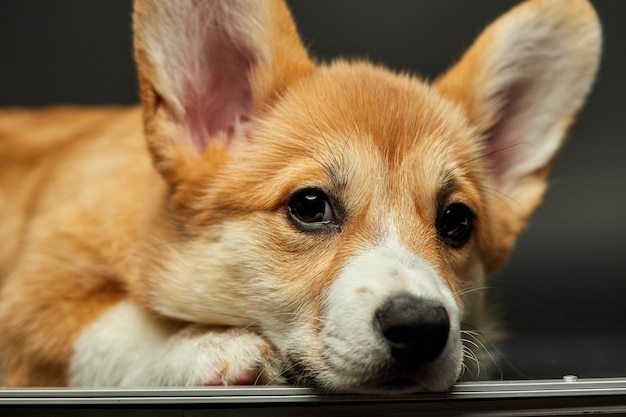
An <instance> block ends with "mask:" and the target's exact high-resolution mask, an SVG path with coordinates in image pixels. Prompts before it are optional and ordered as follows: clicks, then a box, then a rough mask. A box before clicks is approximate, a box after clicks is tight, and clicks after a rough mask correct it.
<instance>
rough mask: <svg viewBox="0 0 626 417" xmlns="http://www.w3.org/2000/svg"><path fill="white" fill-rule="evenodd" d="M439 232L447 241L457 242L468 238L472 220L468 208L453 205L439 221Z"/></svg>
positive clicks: (462, 205)
mask: <svg viewBox="0 0 626 417" xmlns="http://www.w3.org/2000/svg"><path fill="white" fill-rule="evenodd" d="M440 227H441V232H442V233H443V234H444V235H445V236H446V237H447V238H449V239H453V240H455V241H458V242H462V241H465V240H466V239H467V238H469V234H470V231H471V228H472V219H471V213H470V211H469V208H467V206H465V205H464V204H453V205H451V206H450V207H448V208H447V209H446V211H445V212H444V214H443V218H442V221H441V225H440Z"/></svg>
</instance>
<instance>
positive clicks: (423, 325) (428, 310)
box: [375, 294, 450, 364]
mask: <svg viewBox="0 0 626 417" xmlns="http://www.w3.org/2000/svg"><path fill="white" fill-rule="evenodd" d="M375 323H376V325H377V327H378V329H379V331H380V333H381V334H382V336H383V337H384V339H385V341H386V343H387V345H388V346H389V348H390V351H391V356H392V357H393V358H395V359H397V360H399V361H402V362H406V363H410V364H420V363H428V362H432V361H434V360H435V359H437V357H439V355H440V354H441V352H442V351H443V349H444V347H445V346H446V343H447V341H448V334H449V332H450V318H449V316H448V312H447V311H446V309H445V307H444V306H443V305H442V304H441V303H440V302H438V301H434V300H429V299H423V298H417V297H414V296H412V295H408V294H402V295H397V296H395V297H393V298H390V299H389V300H388V301H387V302H385V304H383V305H382V307H380V308H379V309H378V311H376V316H375Z"/></svg>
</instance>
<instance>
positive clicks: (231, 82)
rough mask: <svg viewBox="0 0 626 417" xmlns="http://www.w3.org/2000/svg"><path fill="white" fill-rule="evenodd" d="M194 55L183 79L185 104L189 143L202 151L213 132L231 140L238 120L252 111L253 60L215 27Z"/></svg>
mask: <svg viewBox="0 0 626 417" xmlns="http://www.w3.org/2000/svg"><path fill="white" fill-rule="evenodd" d="M211 32H213V33H212V36H210V37H208V39H207V41H206V43H205V45H204V48H203V52H204V56H201V57H197V58H196V59H197V60H198V63H197V66H195V68H194V69H195V71H192V73H191V74H189V75H190V76H189V77H187V78H186V88H185V89H184V103H185V112H186V117H187V122H188V124H189V129H190V133H191V138H192V143H193V146H194V148H195V150H196V151H197V152H198V153H201V152H202V151H204V150H205V149H206V148H207V146H208V144H209V141H210V140H211V138H212V137H214V136H215V135H218V136H220V137H222V138H223V139H226V140H227V141H230V140H231V139H232V137H233V135H234V133H235V131H236V130H237V128H238V126H240V124H241V123H245V122H247V121H249V120H250V116H251V114H252V86H251V84H250V79H249V72H250V68H251V67H252V65H253V63H254V61H255V59H254V56H253V54H252V52H251V51H246V50H245V49H244V48H240V47H238V45H236V44H235V43H234V42H233V41H232V40H231V39H229V38H227V37H226V36H224V35H222V33H220V32H221V31H219V30H218V29H216V30H212V31H211Z"/></svg>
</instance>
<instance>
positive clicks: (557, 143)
mask: <svg viewBox="0 0 626 417" xmlns="http://www.w3.org/2000/svg"><path fill="white" fill-rule="evenodd" d="M600 48H601V29H600V25H599V22H598V19H597V16H596V14H595V11H594V10H593V8H592V7H591V5H590V4H589V3H588V2H587V1H586V0H531V1H526V2H524V3H522V4H520V5H518V6H517V7H515V8H514V9H512V10H511V11H510V12H508V13H507V14H505V15H504V16H502V17H501V18H500V19H498V20H497V21H496V22H495V23H493V24H492V25H491V26H489V27H488V28H487V29H486V30H485V31H484V32H483V33H482V35H481V36H480V37H479V38H478V39H477V41H476V42H475V43H474V45H473V46H472V47H471V48H470V49H469V51H468V52H467V53H466V54H465V55H464V56H463V57H462V58H461V60H460V61H459V63H458V64H456V65H455V66H454V67H452V68H451V69H450V70H449V71H448V72H447V73H446V74H444V75H443V76H442V77H440V78H439V79H438V80H437V81H436V82H435V86H436V88H438V90H439V91H440V92H441V93H442V94H443V95H445V96H447V97H448V98H450V99H452V100H453V101H455V102H457V103H459V104H460V105H462V106H463V107H464V108H465V109H466V110H467V114H468V116H469V118H470V120H471V122H472V123H473V124H474V125H475V126H477V128H478V129H479V131H480V133H481V134H482V135H484V145H485V154H486V157H487V158H488V163H489V165H490V168H491V169H492V173H493V176H494V180H495V184H496V187H497V188H498V190H499V191H500V192H502V193H504V194H506V195H507V196H509V197H511V198H512V199H514V200H515V201H516V202H517V204H516V205H515V206H516V207H512V209H513V210H514V211H516V210H519V212H518V213H515V214H516V216H517V217H518V220H521V221H520V227H521V226H522V225H523V223H525V220H526V219H527V217H528V215H529V214H530V213H532V211H534V209H535V208H536V207H537V206H538V204H539V203H540V201H541V198H542V195H543V192H544V190H545V186H546V179H547V174H548V171H549V169H550V167H551V165H552V162H553V160H554V158H555V156H556V154H557V152H558V150H559V149H560V147H561V145H562V142H563V140H564V137H565V135H566V133H567V130H568V128H569V126H570V125H571V124H572V122H573V120H574V118H575V116H576V114H577V112H578V111H579V110H580V108H581V106H582V104H583V101H584V99H585V97H586V96H587V94H588V92H589V90H590V88H591V85H592V83H593V80H594V78H595V74H596V70H597V67H598V61H599V55H600Z"/></svg>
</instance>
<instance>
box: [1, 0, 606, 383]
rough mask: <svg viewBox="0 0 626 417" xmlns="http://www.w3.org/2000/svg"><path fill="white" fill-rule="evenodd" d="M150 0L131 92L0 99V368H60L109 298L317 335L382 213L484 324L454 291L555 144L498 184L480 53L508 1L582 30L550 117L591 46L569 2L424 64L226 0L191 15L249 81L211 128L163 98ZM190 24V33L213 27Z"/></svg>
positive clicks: (562, 118) (183, 316)
mask: <svg viewBox="0 0 626 417" xmlns="http://www.w3.org/2000/svg"><path fill="white" fill-rule="evenodd" d="M159 1H160V0H159ZM159 1H156V0H154V1H148V0H138V1H137V2H136V5H135V16H134V17H135V26H134V28H135V51H136V59H137V64H138V71H139V80H140V91H141V98H142V110H140V109H137V108H131V109H121V108H115V109H114V108H106V109H92V110H84V109H77V108H59V109H46V110H35V111H24V110H5V111H3V112H2V113H0V219H1V221H0V235H1V236H2V239H3V241H4V242H8V243H5V244H3V245H2V247H0V279H1V283H2V288H1V292H0V334H2V338H1V339H0V361H1V362H0V363H1V372H2V384H3V385H9V386H20V385H22V386H33V385H65V384H67V383H69V379H68V378H69V376H68V372H69V368H68V367H69V363H70V361H71V358H72V355H73V352H72V346H73V343H74V341H75V340H76V339H77V338H78V337H79V335H80V333H81V331H82V329H84V328H86V327H87V326H88V325H89V324H90V323H92V322H94V320H96V319H97V318H98V317H100V316H101V315H102V314H103V313H104V312H105V311H107V310H108V309H109V308H111V307H112V306H113V305H115V304H116V303H117V302H119V301H120V300H122V299H126V298H128V297H131V298H132V299H134V300H135V301H136V302H137V303H139V304H140V305H141V306H142V307H144V308H145V309H146V310H148V311H150V312H151V314H154V315H155V317H159V316H162V317H167V318H168V319H171V320H174V321H177V322H180V323H200V324H202V325H206V326H251V328H253V329H256V331H258V332H259V333H260V334H261V335H267V336H268V338H269V339H270V344H271V345H272V348H273V349H274V350H275V351H276V354H278V355H283V354H285V352H284V351H283V350H282V348H281V346H277V344H278V342H276V340H272V339H271V336H270V334H273V333H272V332H274V331H275V329H274V328H272V326H273V325H277V324H275V321H276V320H274V321H270V320H269V319H268V323H265V324H264V323H262V320H260V319H259V317H264V315H267V314H269V313H268V311H267V309H275V310H280V315H278V316H276V317H281V318H282V319H283V320H284V321H285V323H281V325H284V326H285V327H286V328H290V326H295V324H294V322H296V321H300V322H301V323H300V324H298V325H299V326H301V327H302V326H305V325H306V326H308V327H307V329H308V330H307V333H306V337H310V338H311V340H314V339H315V338H317V337H319V332H320V328H321V327H322V325H323V321H324V319H323V317H322V310H323V309H324V303H325V301H324V300H325V298H324V297H325V294H326V293H327V292H328V291H329V288H330V287H331V286H332V285H333V283H334V282H335V281H336V280H337V277H338V276H339V275H340V273H341V271H342V270H343V269H344V268H345V267H346V265H347V264H348V263H349V262H350V261H351V259H353V257H354V256H355V254H358V253H359V251H361V250H363V248H367V247H369V246H371V245H373V244H375V243H377V242H381V241H383V240H384V239H385V238H386V236H387V235H388V234H389V233H390V230H395V232H397V234H398V236H399V240H400V242H399V243H400V244H402V246H403V247H405V248H407V249H408V250H409V251H410V252H412V253H415V254H419V256H420V257H421V258H423V259H425V260H426V261H427V262H428V263H429V265H431V266H432V267H433V268H434V269H435V270H436V272H437V273H438V274H439V275H440V276H441V277H442V279H443V281H444V284H445V285H446V286H447V287H448V288H449V289H450V290H451V291H452V293H453V294H454V295H455V299H456V302H457V304H458V306H459V308H460V311H461V313H462V315H463V317H464V318H466V319H467V320H468V321H469V320H470V319H472V320H473V321H474V323H477V324H476V325H477V326H487V325H488V324H486V321H487V320H488V317H483V309H484V308H486V307H484V306H483V305H482V304H481V303H482V300H481V297H480V295H477V294H465V293H464V291H465V290H468V289H472V288H475V287H480V286H481V285H482V284H483V282H484V280H485V279H486V275H487V274H489V273H491V272H493V271H494V270H495V269H497V268H498V267H499V266H500V265H501V264H502V262H503V261H504V260H505V258H506V256H507V255H508V253H509V252H510V250H511V248H512V246H513V244H514V241H515V238H516V236H517V234H518V233H519V232H520V231H521V230H522V229H523V227H524V226H525V224H526V222H527V220H528V216H529V215H530V213H531V212H532V211H533V210H534V209H535V208H536V207H537V205H538V204H539V202H540V200H541V197H542V194H543V192H544V189H545V181H546V175H547V172H548V171H549V166H550V164H551V163H552V161H553V158H554V156H553V155H552V154H551V155H552V156H550V157H549V158H548V163H547V164H542V165H541V167H539V168H537V169H534V168H533V170H531V171H530V172H521V173H520V174H515V175H517V176H516V177H514V181H515V183H514V186H510V181H509V180H510V179H509V177H507V181H509V182H506V183H505V182H503V183H502V184H500V182H499V178H500V177H498V176H496V175H495V174H494V171H497V170H498V169H499V168H497V167H496V168H494V165H492V164H491V163H490V162H489V159H488V158H486V157H485V154H486V153H488V152H489V149H488V145H486V144H485V138H486V137H488V136H489V134H490V132H492V131H493V130H494V129H495V128H496V127H498V126H500V125H499V123H501V122H502V121H503V120H504V121H506V120H505V118H504V117H503V116H502V113H503V110H502V109H503V106H504V104H503V103H502V102H501V101H498V100H499V99H501V97H499V96H497V95H496V96H492V94H494V93H493V92H492V91H491V90H490V89H492V88H493V89H498V88H501V89H502V85H505V87H506V83H507V80H506V79H504V77H503V81H502V82H501V83H500V79H499V78H498V77H499V76H500V75H502V74H500V72H498V71H500V69H498V68H494V65H493V62H492V61H493V60H494V57H496V58H497V56H498V55H497V54H502V51H500V50H498V49H497V47H498V46H499V45H500V43H499V42H500V39H501V38H506V37H507V36H522V35H519V34H518V33H517V32H515V33H512V34H509V33H508V32H507V31H508V30H509V28H510V27H513V26H515V25H516V24H517V23H516V22H518V23H519V22H520V21H521V22H522V23H523V21H524V19H526V18H528V20H529V21H532V22H533V25H538V26H541V27H544V26H545V27H549V28H551V29H550V30H553V31H554V32H555V33H558V35H552V34H548V35H546V36H547V38H546V39H553V37H554V36H556V37H557V38H558V37H559V36H568V37H571V38H572V39H574V38H576V39H577V40H578V38H577V36H579V35H578V34H577V33H578V31H580V32H581V33H583V35H580V36H581V37H585V39H583V40H581V41H580V42H581V43H582V44H583V45H584V46H585V48H586V49H585V48H583V49H581V50H580V51H578V52H576V53H571V54H570V52H567V54H569V55H567V57H566V58H564V59H567V63H571V64H572V65H578V64H579V63H580V65H579V67H577V68H576V69H574V70H573V72H574V74H573V75H572V77H574V76H575V77H583V78H584V80H583V81H581V87H580V93H579V94H578V95H577V96H576V100H577V101H576V102H574V103H573V104H572V105H571V108H567V109H566V110H563V112H562V113H559V112H558V111H556V110H555V116H554V119H555V120H554V121H553V123H554V125H555V126H556V128H555V129H556V130H557V131H558V135H559V137H562V136H563V135H564V134H565V130H566V129H567V128H568V127H569V125H570V124H571V121H572V120H573V117H574V113H575V112H576V111H577V110H578V109H579V108H580V106H581V105H582V101H583V99H584V97H585V95H586V93H587V91H588V89H589V87H590V84H591V80H592V79H593V74H594V72H595V68H596V65H597V55H598V48H599V33H598V30H597V22H596V17H595V14H594V12H593V10H592V9H591V7H590V6H589V5H588V3H586V2H585V1H582V0H580V1H578V0H577V1H575V2H570V0H568V1H567V5H565V4H564V3H565V1H564V0H552V1H548V0H544V1H541V0H533V1H529V2H525V3H523V4H521V5H520V6H518V7H517V8H516V9H514V10H513V11H512V12H511V13H510V14H508V15H507V16H505V18H503V19H501V20H499V21H498V22H497V23H496V24H494V25H493V26H491V27H490V28H489V29H487V31H486V32H485V34H484V35H482V36H481V37H480V38H479V40H478V41H477V42H476V43H475V45H474V46H473V47H472V48H471V49H470V51H469V52H468V54H467V55H465V57H464V58H463V59H462V60H461V61H460V63H459V64H458V65H456V66H455V67H453V68H452V69H451V70H450V71H449V72H448V73H447V74H445V75H444V76H443V77H442V78H440V79H439V80H437V81H436V82H435V83H433V84H432V85H429V84H427V83H425V82H423V81H421V80H419V79H417V78H415V77H413V76H409V75H398V74H394V73H392V72H390V71H388V70H386V69H383V68H380V67H377V66H374V65H372V64H370V63H367V62H348V61H342V60H339V61H336V62H333V63H331V64H329V65H316V64H314V63H313V61H312V60H311V59H310V58H309V57H308V55H307V52H306V50H305V49H304V47H303V46H302V44H301V42H300V39H299V37H298V34H297V31H296V29H295V26H294V24H293V21H292V20H291V17H290V14H289V11H288V10H287V8H286V6H285V5H284V4H283V3H282V2H280V1H278V0H277V1H271V2H269V1H268V2H260V3H254V7H251V8H252V9H255V11H249V13H250V15H252V14H254V13H258V16H260V17H259V18H258V19H259V22H261V23H263V25H260V24H252V23H250V24H248V23H246V21H245V19H243V20H242V19H234V20H228V18H227V17H224V16H227V15H228V13H231V12H233V10H234V9H237V8H238V7H240V5H239V3H238V2H232V3H229V2H228V1H226V2H224V3H223V4H221V3H220V4H221V5H219V6H215V7H214V8H213V9H211V10H210V11H209V12H206V13H207V15H206V19H207V20H211V19H216V21H217V22H222V19H223V20H224V21H226V22H227V23H226V24H224V26H225V29H224V30H225V33H228V34H229V35H228V36H232V38H229V39H228V42H230V44H232V45H234V46H235V49H237V50H238V51H243V52H241V53H240V55H237V56H235V57H234V58H233V62H235V64H232V65H246V66H247V67H246V71H245V72H246V74H247V77H248V78H247V79H248V80H249V82H250V89H251V90H250V94H251V95H252V100H251V104H250V108H249V109H248V108H243V109H241V108H236V109H235V110H233V116H232V118H233V119H235V120H234V122H233V123H234V127H233V129H232V131H231V130H228V129H226V130H224V129H221V130H219V129H218V131H215V132H214V131H210V129H211V127H210V126H209V127H202V129H208V130H207V132H208V133H202V132H200V133H197V132H192V131H193V129H194V126H195V125H194V123H196V122H193V121H192V119H193V117H194V116H193V114H191V112H190V111H189V108H190V106H192V105H193V103H192V104H189V103H187V104H186V103H185V102H184V100H185V99H187V98H189V94H191V93H189V91H188V90H189V87H188V86H187V87H186V86H185V82H188V80H182V76H178V77H179V78H180V79H176V77H175V76H172V75H171V73H170V72H171V71H172V68H174V65H175V64H171V63H170V62H165V63H162V62H161V61H159V59H160V58H159V57H160V56H161V55H159V54H163V52H159V51H157V52H155V50H157V49H158V48H159V47H160V46H159V45H155V39H160V38H158V36H160V35H159V34H160V32H159V30H160V28H161V27H163V26H165V25H167V24H170V23H171V22H170V19H169V18H170V15H171V13H170V12H169V11H168V10H167V8H164V9H163V10H164V11H162V12H160V13H161V14H159V13H157V12H156V11H155V10H156V9H158V8H159V7H160V6H157V4H158V3H159ZM192 3H193V2H189V3H185V4H187V5H188V6H189V7H192V6H191V4H192ZM200 3H202V2H198V3H197V4H200ZM235 3H236V5H235V6H232V9H233V10H231V9H229V8H230V7H231V5H232V4H235ZM163 4H164V2H163ZM193 4H194V6H193V7H196V6H195V5H196V3H193ZM242 4H243V5H245V4H244V3H242ZM572 4H574V5H575V7H574V6H572V7H574V8H573V9H572V8H570V6H571V5H572ZM186 7H187V6H186ZM198 7H200V6H198ZM256 9H259V10H256ZM240 11H241V10H235V12H237V13H239V12H240ZM233 13H234V12H233ZM216 16H217V17H216ZM246 16H247V15H246ZM172 20H174V19H172ZM242 22H243V23H242ZM229 25H230V26H229ZM522 27H523V25H522ZM581 27H588V28H589V29H588V30H585V29H580V28H581ZM168 33H169V32H168ZM185 36H188V35H181V37H185ZM189 36H191V35H189ZM220 36H221V35H220ZM568 39H569V38H568ZM183 41H185V42H186V41H187V39H183V40H182V41H181V42H183ZM210 42H213V41H210ZM210 42H209V43H208V44H207V45H200V46H198V47H197V48H199V49H197V50H195V49H194V50H195V51H196V52H197V51H203V50H205V49H206V48H208V49H210V48H218V47H221V45H218V46H215V45H214V44H211V43H210ZM232 45H231V46H232ZM194 48H195V46H194ZM203 48H205V49H203ZM192 49H193V48H192ZM208 49H206V50H208ZM570 55H571V56H570ZM185 59H187V58H186V57H183V58H181V63H180V65H185V62H183V61H184V60H185ZM512 60H513V58H512ZM237 63H239V64H237ZM242 63H243V64H242ZM168 65H171V68H170V67H167V66H168ZM229 65H230V64H229ZM163 66H165V67H167V68H168V69H167V71H166V70H165V69H164V67H163ZM168 71H169V72H168ZM507 74H508V73H507ZM168 77H170V78H168ZM190 77H191V76H190ZM181 80H182V81H181ZM518 80H519V79H518ZM524 82H526V80H525V81H524ZM499 83H500V84H499ZM207 85H209V87H206V86H203V87H202V88H205V87H206V88H210V87H211V84H210V82H208V84H207ZM185 88H187V90H185ZM507 88H508V87H507ZM533 88H535V87H533ZM536 88H538V89H541V88H543V86H541V85H539V86H537V87H536ZM181 91H182V93H181ZM194 91H195V90H194ZM498 91H500V90H498ZM558 93H559V92H558V91H557V92H556V93H555V94H558ZM242 94H244V95H245V94H246V92H245V91H244V93H242ZM201 99H203V97H200V98H199V100H201ZM194 100H195V98H194ZM236 104H237V103H235V104H233V106H235V105H236ZM206 105H207V106H209V107H210V106H212V104H211V103H208V104H206ZM210 108H213V107H210ZM220 111H221V110H220ZM248 112H249V113H250V114H248ZM220 121H221V120H220ZM504 128H506V126H505V127H504ZM194 134H198V135H205V136H206V135H208V136H206V137H205V136H202V138H200V141H207V144H206V148H202V147H200V148H198V145H197V141H198V139H197V138H195V137H194V136H193V135H194ZM194 141H196V142H194ZM146 143H147V145H148V146H147V147H146ZM190 143H196V145H194V146H195V147H194V146H191V145H190ZM495 163H496V162H494V164H495ZM502 169H506V167H505V168H502ZM507 175H509V174H508V171H507ZM510 175H513V174H510ZM303 187H317V188H320V189H322V190H324V191H325V192H327V193H328V194H329V195H332V196H333V197H334V198H336V199H337V200H338V201H340V202H341V209H340V210H342V214H341V215H342V216H343V217H342V219H343V220H342V222H341V224H340V225H338V228H337V231H336V232H331V233H325V234H315V233H303V232H302V231H300V230H298V229H296V228H295V227H294V225H293V224H292V223H291V222H290V220H289V218H288V214H287V213H286V211H285V209H286V205H287V202H288V199H289V196H290V195H291V194H292V193H293V192H294V190H297V189H301V188H303ZM507 187H508V188H507ZM504 194H506V196H504ZM451 202H463V203H465V204H467V205H469V206H470V207H472V209H473V211H474V214H475V216H476V219H477V220H476V224H475V234H474V235H473V237H472V240H470V242H469V243H468V244H466V245H465V246H463V247H462V248H459V249H454V248H450V247H447V246H446V245H444V244H442V242H441V240H440V238H439V237H438V235H437V230H436V229H435V228H434V226H433V224H434V223H435V222H436V221H437V217H438V214H439V211H440V209H441V206H442V205H445V204H449V203H451ZM358 291H359V292H362V293H367V292H368V291H370V289H368V288H367V287H363V288H360V289H359V290H358ZM277 320H278V319H277ZM259 322H261V323H259ZM272 323H274V324H272ZM302 323H304V324H302ZM181 325H185V324H181ZM309 347H310V349H309V351H308V352H307V353H306V354H305V353H302V352H300V355H301V356H299V357H298V358H297V359H298V360H300V361H301V364H300V365H302V366H304V367H309V368H314V367H315V364H318V363H321V362H320V361H322V358H324V356H325V352H324V351H323V347H322V346H320V345H316V344H311V345H310V346H309ZM264 354H267V352H265V353H264ZM288 359H289V360H293V358H288ZM225 366H227V364H226V365H225Z"/></svg>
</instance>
